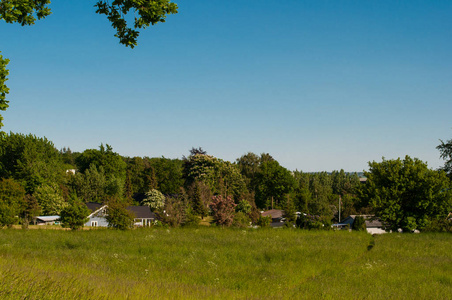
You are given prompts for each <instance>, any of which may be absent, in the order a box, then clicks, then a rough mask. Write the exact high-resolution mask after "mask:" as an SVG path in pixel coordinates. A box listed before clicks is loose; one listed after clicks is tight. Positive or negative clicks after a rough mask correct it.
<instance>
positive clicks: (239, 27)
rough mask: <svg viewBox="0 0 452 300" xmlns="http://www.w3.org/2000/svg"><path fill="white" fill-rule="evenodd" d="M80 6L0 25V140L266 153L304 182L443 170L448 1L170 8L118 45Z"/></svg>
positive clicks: (292, 0) (194, 3)
mask: <svg viewBox="0 0 452 300" xmlns="http://www.w3.org/2000/svg"><path fill="white" fill-rule="evenodd" d="M88 2H89V1H67V0H66V1H54V3H52V4H51V8H52V11H53V14H52V15H51V16H49V17H47V18H46V19H45V20H42V21H39V22H37V23H36V25H34V26H31V27H21V26H19V25H17V24H6V23H4V22H0V51H1V52H2V55H3V57H7V58H9V59H10V60H11V62H10V64H9V65H8V67H9V69H10V76H9V81H8V82H7V83H8V86H9V87H10V89H11V91H10V94H9V96H8V99H9V100H10V108H9V109H8V110H7V111H6V112H4V113H3V116H4V118H5V120H4V124H5V126H4V127H3V128H2V129H3V130H5V131H13V132H21V133H33V134H36V135H38V136H46V137H47V138H48V139H50V140H51V141H53V142H54V144H55V146H56V147H57V148H62V147H70V148H71V149H72V150H73V151H83V150H85V149H88V148H97V147H98V146H99V145H100V144H101V143H104V144H105V143H107V144H110V145H112V146H113V149H114V150H115V151H116V152H118V153H120V154H121V155H125V156H150V157H154V156H162V155H163V156H165V157H170V158H180V157H182V155H187V154H188V150H189V149H191V147H199V146H201V147H203V149H205V150H207V152H208V153H209V154H212V155H214V156H216V157H219V158H222V159H225V160H230V161H234V160H235V159H236V158H238V157H240V156H241V155H243V154H245V153H247V152H249V151H251V152H254V153H257V154H259V153H262V152H265V153H267V152H268V153H270V154H271V155H273V156H274V157H275V158H276V159H277V160H278V161H279V162H280V163H281V164H282V165H283V166H285V167H287V168H289V169H291V170H295V169H298V170H303V171H323V170H325V171H332V170H339V169H344V170H346V171H362V170H364V169H366V170H367V162H368V161H373V160H375V161H381V158H382V157H383V156H384V157H385V158H387V159H392V158H397V157H404V156H405V155H410V156H412V157H417V158H419V159H421V160H423V161H426V162H428V165H429V167H431V168H437V167H439V166H441V165H443V161H441V160H440V159H439V153H438V151H437V150H436V149H435V147H436V146H437V145H438V144H439V139H443V140H447V139H450V138H451V137H452V118H451V115H452V54H451V53H452V18H450V16H451V15H452V2H451V1H439V0H438V1H427V0H426V1H415V0H406V1H395V0H392V1H389V0H387V1H386V0H383V1H376V0H375V1H362V0H356V1H336V0H335V1H332V0H331V1H323V0H311V1H304V0H287V1H281V0H280V1H276V0H261V1H257V0H250V1H243V0H242V1H238V0H231V1H224V0H223V1H220V0H180V1H175V2H176V3H177V4H178V5H179V14H177V15H171V16H169V17H168V18H167V22H166V23H164V24H159V25H156V26H153V27H150V28H148V29H146V30H145V31H142V33H141V35H140V38H139V41H138V46H137V47H136V48H135V49H133V50H132V49H129V48H125V47H124V46H122V45H120V44H119V42H118V39H117V38H115V37H114V36H113V35H114V31H113V29H112V28H111V26H110V24H109V22H108V21H107V20H106V19H105V17H104V16H100V15H97V14H95V13H94V12H95V9H94V8H93V7H92V4H94V3H95V1H91V3H89V4H87V3H88Z"/></svg>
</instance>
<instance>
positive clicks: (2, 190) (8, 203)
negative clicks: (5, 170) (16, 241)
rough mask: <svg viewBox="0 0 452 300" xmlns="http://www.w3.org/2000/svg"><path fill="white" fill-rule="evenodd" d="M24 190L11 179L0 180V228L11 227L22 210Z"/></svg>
mask: <svg viewBox="0 0 452 300" xmlns="http://www.w3.org/2000/svg"><path fill="white" fill-rule="evenodd" d="M24 198H25V190H24V188H23V187H22V185H21V184H20V183H19V182H17V181H15V180H13V179H1V180H0V228H1V227H4V226H8V227H11V226H12V225H13V224H16V223H17V221H18V218H17V217H19V215H20V214H21V212H22V211H23V209H24Z"/></svg>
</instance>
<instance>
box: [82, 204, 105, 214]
mask: <svg viewBox="0 0 452 300" xmlns="http://www.w3.org/2000/svg"><path fill="white" fill-rule="evenodd" d="M85 204H86V206H87V207H88V209H89V210H90V211H91V212H95V211H96V210H98V209H99V208H101V207H102V206H104V205H103V204H100V203H96V202H88V203H85Z"/></svg>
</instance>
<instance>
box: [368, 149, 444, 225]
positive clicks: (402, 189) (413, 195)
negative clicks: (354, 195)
mask: <svg viewBox="0 0 452 300" xmlns="http://www.w3.org/2000/svg"><path fill="white" fill-rule="evenodd" d="M365 175H366V177H367V182H366V184H364V185H362V188H361V191H360V197H361V198H362V199H363V200H364V201H367V202H368V203H369V204H370V205H371V207H372V208H373V210H374V212H375V214H376V216H378V217H380V218H381V219H382V220H383V221H384V222H387V223H388V224H389V225H390V227H392V228H393V229H396V228H400V227H401V228H406V229H415V228H417V229H423V228H424V227H425V226H427V225H428V224H429V222H430V221H432V220H434V219H436V218H446V216H447V214H448V213H449V212H450V210H451V209H452V191H451V189H450V188H451V183H450V181H449V180H448V178H447V177H446V173H445V172H443V171H434V170H430V169H429V168H428V167H427V164H425V163H424V162H422V161H420V160H419V159H417V158H414V159H412V158H411V157H409V156H405V158H404V159H403V160H402V159H400V158H399V159H396V160H385V159H383V161H382V162H380V163H377V162H375V161H374V162H370V163H369V171H368V172H365Z"/></svg>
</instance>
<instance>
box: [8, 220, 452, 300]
mask: <svg viewBox="0 0 452 300" xmlns="http://www.w3.org/2000/svg"><path fill="white" fill-rule="evenodd" d="M451 247H452V235H451V234H427V233H422V234H417V235H414V234H395V233H394V234H386V235H381V236H376V237H372V236H371V235H369V234H366V233H359V232H347V231H340V232H335V231H303V230H291V229H277V230H275V229H262V230H251V229H249V230H238V229H221V228H204V227H202V228H199V229H188V228H181V229H137V230H131V231H125V232H122V231H114V230H102V229H101V230H88V231H77V232H69V231H60V230H14V229H11V230H0V299H148V298H150V297H152V298H157V299H264V298H273V299H451V297H452V251H451Z"/></svg>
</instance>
